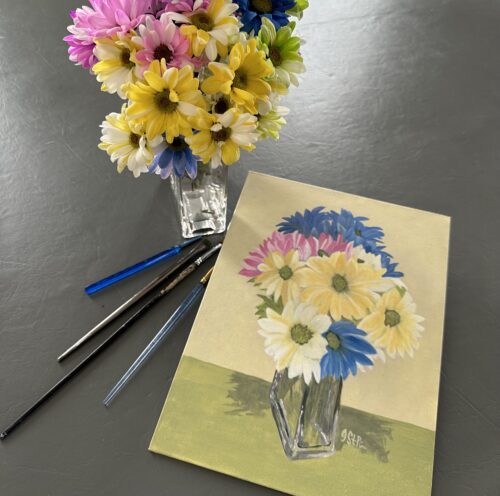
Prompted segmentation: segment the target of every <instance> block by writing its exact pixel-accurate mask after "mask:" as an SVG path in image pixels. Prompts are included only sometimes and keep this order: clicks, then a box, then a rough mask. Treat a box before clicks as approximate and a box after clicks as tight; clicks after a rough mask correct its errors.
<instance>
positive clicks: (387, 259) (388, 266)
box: [379, 251, 404, 277]
mask: <svg viewBox="0 0 500 496" xmlns="http://www.w3.org/2000/svg"><path fill="white" fill-rule="evenodd" d="M379 255H380V258H381V264H382V267H383V268H384V269H385V274H384V277H403V276H404V274H403V273H402V272H400V271H399V270H396V267H397V266H398V264H397V263H395V262H393V261H392V255H390V254H389V253H387V252H386V251H381V252H380V253H379Z"/></svg>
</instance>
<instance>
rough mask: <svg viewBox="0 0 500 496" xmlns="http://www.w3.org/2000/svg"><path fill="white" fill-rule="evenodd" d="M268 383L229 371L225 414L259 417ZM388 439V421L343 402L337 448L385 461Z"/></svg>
mask: <svg viewBox="0 0 500 496" xmlns="http://www.w3.org/2000/svg"><path fill="white" fill-rule="evenodd" d="M269 387H270V384H269V382H267V381H264V380H263V379H259V378H257V377H252V376H248V375H245V374H241V373H239V372H233V373H232V375H231V380H230V390H229V392H228V399H229V400H231V404H230V407H231V409H230V410H228V411H226V415H247V416H256V417H263V416H264V415H266V414H268V413H269V412H270V406H269ZM391 439H392V426H391V422H390V421H387V420H384V419H382V418H380V417H377V416H375V415H372V414H370V413H366V412H362V411H360V410H356V409H354V408H350V407H347V406H343V407H341V409H340V414H339V424H338V428H337V443H336V444H337V446H338V448H337V449H338V451H342V449H344V448H345V446H351V447H353V448H355V449H359V450H360V451H361V452H363V453H367V454H371V455H373V456H375V457H376V458H377V459H378V460H379V461H380V462H383V463H387V462H388V461H389V450H388V449H387V443H388V441H389V440H391Z"/></svg>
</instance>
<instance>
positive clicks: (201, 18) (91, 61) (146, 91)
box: [65, 0, 308, 178]
mask: <svg viewBox="0 0 500 496" xmlns="http://www.w3.org/2000/svg"><path fill="white" fill-rule="evenodd" d="M89 2H90V5H91V6H85V7H82V8H79V9H77V10H76V11H73V12H71V17H72V18H73V24H72V25H71V26H69V28H68V30H69V31H70V33H71V34H70V35H69V36H67V37H66V38H65V41H66V42H67V43H68V44H69V57H70V60H72V61H73V62H75V63H76V64H77V65H81V66H82V67H84V68H86V69H89V70H90V71H91V73H92V74H94V75H95V76H96V78H97V80H98V81H99V82H100V83H101V89H102V90H103V91H106V92H108V93H116V94H118V96H119V97H120V98H122V99H123V100H125V103H124V104H123V106H122V108H121V111H120V112H119V113H112V114H110V115H108V116H107V117H106V120H105V121H104V122H103V124H102V138H101V143H100V145H99V147H100V148H101V149H103V150H105V151H106V152H107V153H108V154H109V155H110V157H111V160H112V161H113V162H117V165H118V171H119V172H122V171H123V170H124V169H125V168H128V169H129V170H130V171H131V172H132V173H133V174H134V176H135V177H138V176H139V175H140V174H141V173H144V172H154V173H157V174H159V175H160V176H161V177H162V178H167V177H169V176H170V175H171V174H172V173H174V174H175V175H177V176H178V177H181V176H184V174H187V175H188V176H189V177H190V178H194V177H195V176H196V174H197V164H198V162H199V161H201V162H203V163H205V164H208V163H211V165H212V166H213V167H217V166H219V165H222V164H224V165H231V164H234V163H235V162H236V161H238V159H239V157H240V150H241V149H243V150H247V151H251V150H253V149H254V148H255V144H256V143H257V141H259V140H260V139H265V138H269V137H271V138H274V139H278V138H279V132H280V129H281V128H282V126H283V125H284V124H285V123H286V121H285V119H284V116H285V115H286V114H287V112H288V110H287V109H286V108H285V107H283V106H281V105H280V99H281V97H282V96H283V95H286V94H287V92H288V88H289V87H290V85H291V84H293V85H298V78H297V75H298V74H300V73H302V72H304V70H305V68H304V64H303V60H302V57H301V55H300V53H299V50H300V45H301V41H300V39H299V38H298V37H296V36H294V35H293V31H294V28H295V22H291V16H295V17H297V18H301V16H302V12H303V10H304V9H305V8H306V7H307V6H308V2H307V0H234V1H231V0H89Z"/></svg>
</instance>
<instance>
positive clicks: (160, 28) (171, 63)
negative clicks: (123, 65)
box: [133, 14, 193, 73]
mask: <svg viewBox="0 0 500 496" xmlns="http://www.w3.org/2000/svg"><path fill="white" fill-rule="evenodd" d="M139 33H140V36H134V37H133V41H134V43H137V44H138V45H140V46H142V47H143V48H142V50H139V51H138V52H137V55H136V59H137V62H138V63H139V64H140V66H141V67H140V68H139V69H140V71H141V72H142V73H144V71H145V70H147V68H148V67H149V65H150V64H151V62H153V60H159V61H160V62H161V60H162V59H165V62H166V64H167V67H182V66H183V65H186V64H187V63H192V62H193V61H192V60H191V57H190V56H189V54H188V51H189V40H187V38H185V37H184V36H182V34H181V32H180V30H179V28H178V27H177V26H176V25H175V24H174V23H173V22H172V20H171V19H170V18H169V17H168V14H163V15H162V16H161V17H160V19H155V18H153V17H148V18H147V19H146V24H143V25H141V26H140V27H139Z"/></svg>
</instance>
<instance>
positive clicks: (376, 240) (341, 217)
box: [330, 209, 384, 254]
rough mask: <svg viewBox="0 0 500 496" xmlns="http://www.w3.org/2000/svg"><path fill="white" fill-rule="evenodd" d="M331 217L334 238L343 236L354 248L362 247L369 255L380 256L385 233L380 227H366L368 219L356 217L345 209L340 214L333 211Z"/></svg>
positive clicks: (331, 230) (331, 229)
mask: <svg viewBox="0 0 500 496" xmlns="http://www.w3.org/2000/svg"><path fill="white" fill-rule="evenodd" d="M330 217H331V219H332V223H331V226H330V234H331V235H332V237H333V238H335V239H336V238H337V237H338V236H339V235H342V239H343V240H344V241H347V242H352V243H353V245H354V246H358V245H362V246H363V248H364V249H365V250H366V251H367V252H368V253H375V254H378V253H380V252H381V250H382V249H383V248H384V247H383V246H381V245H380V242H381V240H382V238H383V237H384V231H383V230H382V228H380V227H370V226H366V225H365V221H367V220H368V217H355V216H354V215H353V214H352V213H351V212H349V210H345V209H342V210H341V211H340V214H339V213H338V212H335V211H333V210H332V211H331V212H330Z"/></svg>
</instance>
